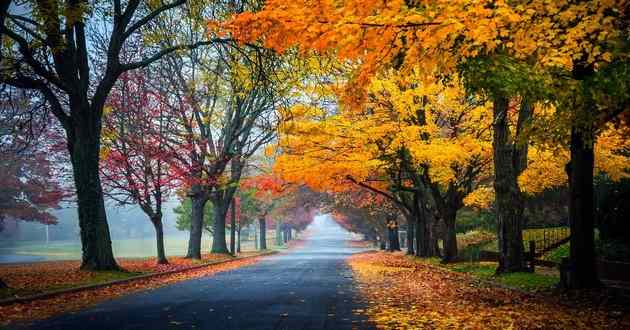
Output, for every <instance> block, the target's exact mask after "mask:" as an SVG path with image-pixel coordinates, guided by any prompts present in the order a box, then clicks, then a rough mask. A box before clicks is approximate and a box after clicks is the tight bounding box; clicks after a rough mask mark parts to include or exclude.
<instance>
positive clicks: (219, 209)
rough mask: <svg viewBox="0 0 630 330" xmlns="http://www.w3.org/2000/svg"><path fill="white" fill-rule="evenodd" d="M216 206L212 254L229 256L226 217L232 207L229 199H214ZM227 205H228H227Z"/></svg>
mask: <svg viewBox="0 0 630 330" xmlns="http://www.w3.org/2000/svg"><path fill="white" fill-rule="evenodd" d="M212 202H213V204H214V224H213V228H212V249H211V252H212V253H222V254H229V253H230V251H228V247H227V243H226V241H225V217H226V216H227V210H228V207H229V206H230V205H229V204H230V203H229V199H228V200H227V201H226V200H224V199H223V198H220V197H218V198H212ZM226 204H227V205H226Z"/></svg>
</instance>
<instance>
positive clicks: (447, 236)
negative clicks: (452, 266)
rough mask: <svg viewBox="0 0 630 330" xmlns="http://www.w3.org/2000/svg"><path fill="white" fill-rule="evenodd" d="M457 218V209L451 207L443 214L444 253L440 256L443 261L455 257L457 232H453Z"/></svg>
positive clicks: (449, 260)
mask: <svg viewBox="0 0 630 330" xmlns="http://www.w3.org/2000/svg"><path fill="white" fill-rule="evenodd" d="M456 218H457V211H456V210H454V209H452V210H449V211H448V212H446V213H445V214H444V225H445V227H446V228H445V229H446V231H445V233H444V240H443V242H444V255H443V256H442V261H443V262H451V261H454V260H455V259H456V258H457V233H456V232H455V221H456Z"/></svg>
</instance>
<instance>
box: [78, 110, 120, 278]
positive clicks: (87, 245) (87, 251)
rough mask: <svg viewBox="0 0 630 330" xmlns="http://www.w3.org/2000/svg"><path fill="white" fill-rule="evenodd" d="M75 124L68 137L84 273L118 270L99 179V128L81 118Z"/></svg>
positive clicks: (87, 119) (88, 120) (92, 122)
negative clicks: (88, 271)
mask: <svg viewBox="0 0 630 330" xmlns="http://www.w3.org/2000/svg"><path fill="white" fill-rule="evenodd" d="M79 111H80V110H79ZM85 112H87V113H91V111H87V110H86V111H85ZM94 115H95V114H94ZM86 116H87V115H86ZM76 120H77V121H78V122H77V123H75V124H74V125H73V126H74V127H73V129H74V130H73V131H67V133H68V151H69V153H70V158H71V161H72V170H73V174H74V184H75V188H76V192H77V205H78V212H79V228H80V230H81V245H82V250H83V255H82V261H81V269H89V270H117V269H119V267H118V264H117V263H116V260H115V259H114V253H113V251H112V241H111V237H110V233H109V226H108V224H107V215H106V214H105V202H104V199H103V188H102V186H101V180H100V176H99V152H100V141H99V140H100V134H99V133H100V124H96V125H95V124H94V122H95V121H96V120H90V119H89V118H82V117H80V116H77V119H76ZM98 122H99V123H100V121H98ZM95 126H97V127H95Z"/></svg>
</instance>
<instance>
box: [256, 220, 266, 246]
mask: <svg viewBox="0 0 630 330" xmlns="http://www.w3.org/2000/svg"><path fill="white" fill-rule="evenodd" d="M258 225H259V226H260V250H267V224H266V223H265V218H264V217H263V218H260V219H258Z"/></svg>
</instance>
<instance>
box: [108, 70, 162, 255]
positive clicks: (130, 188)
mask: <svg viewBox="0 0 630 330" xmlns="http://www.w3.org/2000/svg"><path fill="white" fill-rule="evenodd" d="M146 74H147V72H142V71H138V72H133V73H124V74H123V75H122V76H121V78H120V79H119V80H118V82H117V83H116V85H115V86H114V88H113V90H112V92H111V93H110V95H109V98H108V101H107V108H106V109H107V112H106V114H105V116H104V124H103V137H102V142H101V145H102V146H101V150H102V151H101V158H102V160H101V166H100V168H101V177H102V179H103V186H104V187H105V192H106V195H107V196H108V197H109V198H111V199H113V200H114V201H116V202H118V203H119V204H135V205H138V206H139V207H140V209H142V211H143V212H144V213H145V214H146V215H147V217H148V218H149V220H150V221H151V223H152V224H153V227H154V228H155V235H156V243H157V263H158V264H167V263H168V260H167V259H166V253H165V251H164V229H163V223H162V216H163V210H162V204H163V202H164V201H166V199H167V198H168V197H169V195H170V193H171V191H172V189H173V188H175V187H174V184H175V180H174V178H173V176H172V175H171V173H170V172H169V170H170V169H169V164H170V160H171V152H170V150H169V149H168V148H167V139H168V138H169V137H168V132H169V131H170V130H171V129H172V127H171V124H172V123H171V121H170V118H169V117H167V111H165V105H164V103H163V101H162V100H161V97H160V95H158V94H157V93H156V92H155V91H153V90H151V89H150V87H149V86H148V83H147V81H146V80H148V79H150V78H151V77H150V76H148V77H147V76H145V75H146Z"/></svg>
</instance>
